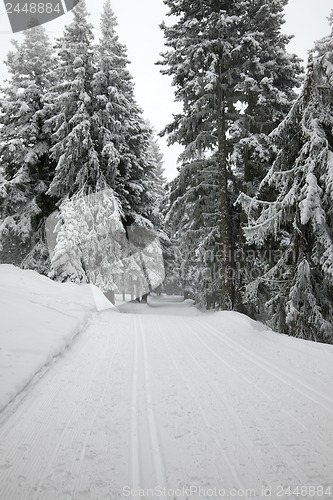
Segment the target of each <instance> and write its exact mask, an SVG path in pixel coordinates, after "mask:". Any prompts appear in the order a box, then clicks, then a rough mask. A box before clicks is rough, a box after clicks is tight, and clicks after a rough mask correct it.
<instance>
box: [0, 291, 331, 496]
mask: <svg viewBox="0 0 333 500" xmlns="http://www.w3.org/2000/svg"><path fill="white" fill-rule="evenodd" d="M166 307H167V306H166V305H165V304H164V305H163V308H161V309H159V308H158V300H157V299H156V301H155V308H154V309H155V310H154V313H155V314H132V313H128V314H118V313H115V312H103V313H100V314H99V315H96V317H95V320H94V322H93V324H92V325H91V326H90V327H89V328H88V329H87V330H86V331H85V332H83V333H82V334H80V335H79V336H78V337H77V339H76V340H75V341H74V343H73V344H72V346H71V347H70V348H69V349H67V351H66V352H65V353H64V354H63V355H62V356H60V357H59V358H58V359H57V360H56V361H55V362H54V364H53V365H52V366H51V367H50V368H49V369H48V370H47V371H46V373H45V374H44V375H43V376H41V377H40V379H39V380H37V381H35V382H34V383H32V384H30V385H29V386H28V387H27V388H26V390H25V392H24V394H23V395H22V396H21V398H20V400H19V401H17V402H16V403H14V404H12V405H10V407H9V408H8V409H7V410H6V411H5V412H4V413H3V414H2V415H0V497H1V500H38V499H39V500H55V499H59V500H74V499H75V500H85V499H90V500H113V499H117V498H136V494H137V498H154V499H156V498H172V500H173V499H174V498H186V497H188V498H193V499H202V498H211V497H212V492H214V491H215V492H216V495H215V497H217V498H219V497H223V496H224V497H228V496H229V497H232V498H267V497H268V496H270V497H271V498H300V496H301V497H302V498H314V497H315V498H319V497H321V498H326V499H328V498H330V496H331V497H333V485H332V478H333V389H332V388H333V384H332V373H333V370H332V365H333V356H332V354H333V351H332V347H331V346H323V345H319V344H318V345H317V344H313V343H310V342H302V341H298V340H296V339H291V338H288V337H285V336H282V335H278V334H275V333H273V332H269V331H265V330H264V329H260V328H259V329H258V327H256V324H255V323H254V322H251V320H248V319H246V318H245V317H244V316H241V315H237V314H235V313H222V314H221V315H220V314H215V315H214V314H211V315H210V314H207V315H205V314H200V315H193V316H191V315H190V314H189V311H188V303H187V304H184V311H183V312H185V308H186V314H185V315H182V306H181V304H172V303H171V304H170V307H174V308H175V309H174V311H173V314H160V312H166V310H165V311H164V309H165V308H166ZM142 310H144V309H142ZM177 311H178V312H179V314H176V313H177ZM145 312H147V310H145ZM150 312H152V311H150ZM169 312H170V311H169ZM193 314H198V313H197V312H196V311H195V310H193ZM257 325H258V324H257ZM259 326H260V325H259ZM310 485H311V486H312V487H313V488H319V489H317V490H314V489H313V488H312V489H309V488H308V487H309V486H310ZM289 486H290V487H291V488H292V489H295V488H296V487H298V488H299V494H298V496H297V494H296V493H295V494H291V495H288V490H287V493H286V494H284V492H283V489H286V488H288V487H289ZM302 486H303V487H307V488H305V489H303V490H302V491H303V494H302V495H301V487H302ZM329 487H330V489H328V488H329ZM215 488H216V490H215ZM269 488H271V490H269ZM321 488H323V489H321ZM140 489H141V491H140ZM149 489H154V491H153V492H152V491H149ZM175 490H176V491H175ZM219 490H220V491H219ZM236 490H237V491H238V492H237V491H236ZM314 492H315V494H313V493H314ZM324 492H325V493H324Z"/></svg>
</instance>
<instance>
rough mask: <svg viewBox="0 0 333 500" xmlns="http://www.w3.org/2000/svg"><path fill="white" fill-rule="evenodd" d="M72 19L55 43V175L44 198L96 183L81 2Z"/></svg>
mask: <svg viewBox="0 0 333 500" xmlns="http://www.w3.org/2000/svg"><path fill="white" fill-rule="evenodd" d="M73 14H74V19H73V21H72V22H71V23H70V24H69V25H68V26H66V28H65V31H64V34H63V36H62V37H61V38H60V39H58V41H57V45H56V47H57V49H58V65H57V68H56V71H55V75H56V82H57V84H56V86H55V87H54V89H52V92H50V94H49V96H48V100H49V106H50V113H51V114H52V116H51V118H50V119H49V120H48V126H49V130H50V131H51V132H52V138H53V147H52V149H51V156H52V158H53V159H54V160H55V161H56V163H57V166H56V172H55V176H54V179H53V180H52V183H51V186H50V188H49V194H50V195H51V196H53V197H55V198H58V199H59V198H60V199H64V198H65V197H66V196H71V195H73V194H75V193H77V192H78V191H79V190H81V189H82V188H83V187H84V186H85V187H86V188H87V189H89V188H94V187H95V186H96V185H97V182H98V180H99V178H100V160H99V157H98V154H97V151H96V148H95V141H94V136H93V133H92V132H93V127H92V119H91V117H92V112H93V101H92V97H93V96H92V79H93V74H94V71H95V68H94V57H93V54H94V51H93V47H92V41H93V33H92V25H91V24H90V23H88V14H87V11H86V5H85V1H84V0H81V1H80V2H79V3H78V4H77V5H76V7H75V8H74V9H73Z"/></svg>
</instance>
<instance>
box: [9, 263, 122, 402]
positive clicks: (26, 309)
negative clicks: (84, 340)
mask: <svg viewBox="0 0 333 500" xmlns="http://www.w3.org/2000/svg"><path fill="white" fill-rule="evenodd" d="M107 307H111V308H112V307H113V306H112V304H110V302H109V301H108V300H107V299H106V298H105V296H104V295H103V294H102V293H101V292H100V291H99V290H98V288H96V287H92V286H90V285H84V286H78V285H75V284H73V283H66V284H61V283H55V282H53V281H51V280H50V279H48V278H46V277H44V276H40V275H39V274H37V273H35V272H33V271H22V270H21V269H18V268H16V267H14V266H11V265H0V409H1V408H3V407H4V406H5V405H6V404H7V403H8V402H9V401H10V400H11V399H12V398H13V397H14V396H15V395H16V394H17V393H18V392H19V391H20V390H21V389H22V388H23V387H24V386H25V385H26V384H27V382H29V380H30V379H31V378H32V377H33V376H34V375H35V374H36V373H37V372H38V371H39V370H40V368H41V367H42V366H44V365H45V364H46V363H47V362H49V361H50V360H51V359H52V358H53V357H54V356H56V355H58V354H59V353H60V352H62V351H63V349H64V348H65V347H66V345H68V344H69V343H70V342H71V341H72V339H73V338H74V336H75V335H76V334H77V333H78V332H80V331H81V330H82V329H83V328H85V326H86V325H87V324H88V320H89V318H90V317H91V315H92V314H93V313H94V312H96V311H97V310H102V309H104V308H107Z"/></svg>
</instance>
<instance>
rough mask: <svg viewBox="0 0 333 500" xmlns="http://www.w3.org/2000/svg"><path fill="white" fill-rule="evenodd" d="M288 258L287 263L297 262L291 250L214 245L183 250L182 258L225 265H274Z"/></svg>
mask: <svg viewBox="0 0 333 500" xmlns="http://www.w3.org/2000/svg"><path fill="white" fill-rule="evenodd" d="M286 255H287V256H288V263H290V264H293V263H295V262H297V256H296V253H295V252H294V251H293V249H291V248H289V247H288V248H285V249H281V248H280V249H277V248H270V247H265V248H255V249H254V248H234V247H233V246H228V245H215V246H212V248H211V249H209V250H207V249H204V250H201V251H200V252H198V251H197V250H192V249H188V248H187V249H184V251H183V252H182V256H183V257H184V258H185V260H187V261H189V262H190V261H193V262H194V261H197V260H198V259H200V261H201V262H206V263H207V264H209V263H220V264H222V263H223V264H225V265H232V264H238V265H239V266H241V265H244V266H245V265H246V264H250V265H252V264H256V263H262V262H266V263H268V264H271V265H274V264H276V263H277V262H279V260H281V259H282V258H283V257H285V256H286Z"/></svg>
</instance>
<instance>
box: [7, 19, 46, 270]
mask: <svg viewBox="0 0 333 500" xmlns="http://www.w3.org/2000/svg"><path fill="white" fill-rule="evenodd" d="M6 65H7V67H8V70H9V74H10V79H9V80H8V83H7V86H6V87H4V88H2V93H3V95H4V98H3V99H2V100H1V118H0V120H1V125H2V127H1V129H0V161H1V165H2V175H3V181H2V184H1V189H0V244H1V251H0V255H1V260H2V261H5V262H10V263H13V264H16V265H25V266H28V267H32V268H34V269H37V270H39V271H42V272H46V269H47V257H48V253H47V250H46V246H45V244H44V240H43V223H44V221H45V218H46V217H48V215H50V213H51V212H52V211H53V210H54V202H53V201H52V200H51V199H50V198H49V197H48V196H47V195H46V192H47V190H48V188H49V186H50V182H51V180H52V177H53V174H54V168H55V166H54V162H53V161H52V160H51V159H50V154H49V150H50V134H48V133H47V132H45V129H44V124H45V120H46V118H47V116H48V115H47V110H46V107H45V101H44V95H45V93H46V92H47V91H48V90H49V88H50V86H51V85H52V83H53V81H52V77H51V76H50V75H51V74H52V69H53V66H54V60H53V58H52V51H51V47H50V43H49V39H48V37H47V35H46V32H45V30H44V28H43V27H41V26H39V27H35V28H32V29H29V30H26V31H25V33H24V40H23V41H22V43H21V44H19V43H18V42H14V50H13V51H12V52H10V53H9V54H8V57H7V60H6Z"/></svg>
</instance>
